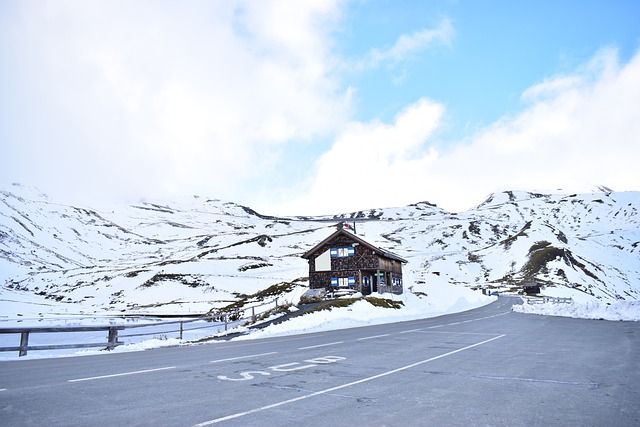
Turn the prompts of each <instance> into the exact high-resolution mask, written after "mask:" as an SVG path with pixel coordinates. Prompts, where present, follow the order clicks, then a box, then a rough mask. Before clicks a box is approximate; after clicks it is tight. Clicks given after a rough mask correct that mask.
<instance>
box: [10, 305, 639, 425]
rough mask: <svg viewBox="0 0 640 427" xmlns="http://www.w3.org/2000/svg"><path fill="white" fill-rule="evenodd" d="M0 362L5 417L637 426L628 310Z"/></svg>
mask: <svg viewBox="0 0 640 427" xmlns="http://www.w3.org/2000/svg"><path fill="white" fill-rule="evenodd" d="M513 301H514V300H512V299H509V298H500V299H499V300H498V301H497V302H495V303H493V304H490V305H488V306H486V307H482V308H479V309H477V310H473V311H469V312H465V313H459V314H454V315H447V316H442V317H438V318H431V319H425V320H420V321H411V322H402V323H394V324H387V325H380V326H371V327H363V328H354V329H346V330H340V331H332V332H324V333H316V334H308V335H297V336H290V337H281V338H271V339H263V340H247V341H230V342H217V343H210V344H203V345H198V346H189V347H181V348H165V349H155V350H148V351H144V352H135V353H117V354H107V355H101V356H86V357H73V358H63V359H42V360H27V361H15V362H0V425H6V426H23V425H24V426H27V425H28V426H41V425H47V426H55V425H65V426H66V425H74V426H94V425H96V426H97V425H100V426H104V425H108V426H125V425H126V426H134V425H139V426H196V425H200V426H204V425H225V426H270V425H273V426H275V425H277V426H289V425H291V426H329V425H331V426H335V425H340V426H342V425H353V426H476V425H478V426H480V425H482V426H485V425H490V426H502V425H504V426H519V425H526V426H550V425H558V426H559V425H562V426H603V425H607V426H639V425H640V323H638V322H609V321H598V320H578V319H569V318H560V317H543V316H535V315H525V314H518V313H513V312H511V310H510V307H511V304H512V303H513Z"/></svg>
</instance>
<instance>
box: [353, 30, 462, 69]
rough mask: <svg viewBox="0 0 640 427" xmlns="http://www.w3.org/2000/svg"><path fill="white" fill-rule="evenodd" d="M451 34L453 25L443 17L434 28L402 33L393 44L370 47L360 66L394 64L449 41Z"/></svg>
mask: <svg viewBox="0 0 640 427" xmlns="http://www.w3.org/2000/svg"><path fill="white" fill-rule="evenodd" d="M453 34H454V30H453V25H451V22H450V21H449V20H448V19H443V20H442V21H441V22H440V24H439V25H438V27H436V28H425V29H422V30H419V31H415V32H413V33H411V34H402V35H401V36H400V37H398V39H397V40H396V42H395V43H394V44H393V46H390V47H387V48H384V49H380V48H377V49H372V50H371V51H370V52H369V53H368V55H367V58H366V59H365V61H364V63H363V64H361V66H363V67H366V68H377V67H379V66H380V65H381V64H383V63H389V64H391V65H395V64H397V63H399V62H402V61H404V60H406V59H408V58H410V57H411V56H413V55H416V54H418V53H420V52H421V51H423V50H426V49H428V48H430V47H432V46H433V45H434V44H449V43H451V40H452V38H453Z"/></svg>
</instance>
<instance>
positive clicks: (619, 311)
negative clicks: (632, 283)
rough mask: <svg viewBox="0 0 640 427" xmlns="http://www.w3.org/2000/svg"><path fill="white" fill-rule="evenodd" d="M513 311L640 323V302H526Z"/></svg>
mask: <svg viewBox="0 0 640 427" xmlns="http://www.w3.org/2000/svg"><path fill="white" fill-rule="evenodd" d="M513 311H515V312H518V313H527V314H542V315H547V316H562V317H574V318H578V319H601V320H625V321H633V322H638V321H640V301H612V302H604V301H587V302H572V303H569V304H554V303H545V304H527V303H526V302H525V303H524V304H522V305H514V306H513Z"/></svg>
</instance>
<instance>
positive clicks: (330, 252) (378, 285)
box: [302, 224, 407, 295]
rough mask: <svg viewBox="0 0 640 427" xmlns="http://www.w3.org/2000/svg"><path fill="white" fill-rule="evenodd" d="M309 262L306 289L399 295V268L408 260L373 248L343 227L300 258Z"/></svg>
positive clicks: (400, 272) (400, 289) (400, 271)
mask: <svg viewBox="0 0 640 427" xmlns="http://www.w3.org/2000/svg"><path fill="white" fill-rule="evenodd" d="M302 258H305V259H307V260H308V261H309V287H310V288H311V289H316V288H325V289H327V290H338V289H351V290H354V291H358V292H361V293H362V294H363V295H369V294H371V293H372V292H379V293H385V292H391V293H394V294H401V293H402V265H403V264H406V263H407V261H406V260H405V259H403V258H401V257H399V256H398V255H395V254H393V253H391V252H389V251H387V250H384V249H381V248H378V247H375V246H373V245H372V244H370V243H368V242H366V241H365V240H363V239H361V238H360V237H358V236H357V235H356V234H354V233H351V232H350V231H347V230H345V229H344V228H342V224H340V225H339V228H338V230H337V231H336V232H335V233H333V234H332V235H330V236H329V237H327V238H326V239H324V240H323V241H322V242H320V243H318V244H317V245H316V246H314V247H313V248H311V249H310V250H309V251H307V252H305V253H304V254H303V255H302Z"/></svg>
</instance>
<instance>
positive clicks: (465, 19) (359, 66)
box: [0, 0, 640, 215]
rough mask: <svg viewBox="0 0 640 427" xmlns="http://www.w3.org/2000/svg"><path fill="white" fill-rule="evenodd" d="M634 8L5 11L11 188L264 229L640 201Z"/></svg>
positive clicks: (507, 4)
mask: <svg viewBox="0 0 640 427" xmlns="http://www.w3.org/2000/svg"><path fill="white" fill-rule="evenodd" d="M638 16H640V3H638V2H637V1H635V0H619V1H611V0H602V1H599V0H582V1H570V0H567V1H563V2H557V1H547V0H538V1H527V2H524V1H523V2H513V1H501V0H495V1H489V0H473V1H471V0H469V1H465V0H432V1H429V2H424V1H407V0H404V1H403V0H394V1H386V0H379V1H373V0H372V1H367V0H352V1H348V0H343V1H341V0H322V1H320V0H319V1H305V2H295V1H284V0H262V1H232V0H229V1H224V2H223V1H217V2H212V1H198V0H193V1H189V2H171V1H146V0H135V1H130V0H127V1H120V0H114V1H109V2H103V1H91V0H54V1H49V0H4V1H2V2H0V186H2V187H7V186H8V185H10V184H11V183H14V182H18V183H21V184H23V185H31V186H35V187H37V188H38V189H40V190H41V191H43V192H45V193H46V194H48V195H49V196H50V197H51V198H52V199H55V200H59V201H61V202H64V203H69V204H76V205H78V204H85V205H86V204H89V205H93V206H95V205H96V204H100V203H107V202H111V201H128V202H133V201H138V200H140V199H141V198H145V199H171V198H174V197H179V196H191V195H199V196H202V197H210V198H218V199H224V200H229V201H233V202H236V203H240V204H243V205H247V206H250V207H252V208H253V209H255V210H257V211H259V212H261V213H264V214H281V215H321V214H333V213H341V212H350V211H354V210H362V209H370V208H381V207H392V206H404V205H407V204H410V203H416V202H420V201H429V202H431V203H435V204H436V205H438V206H439V207H441V208H443V209H446V210H449V211H452V212H460V211H465V210H467V209H470V208H472V207H473V206H475V205H477V204H479V203H481V202H482V201H483V200H484V199H485V198H486V197H487V196H488V195H489V194H490V193H492V192H495V191H502V190H506V189H524V190H535V191H554V192H555V191H557V190H558V189H562V190H564V191H567V192H576V191H586V190H589V189H591V188H593V187H594V186H596V185H604V186H607V187H609V188H611V189H613V190H616V191H638V190H640V173H638V172H637V168H638V159H640V101H639V100H640V25H638V20H637V17H638Z"/></svg>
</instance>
